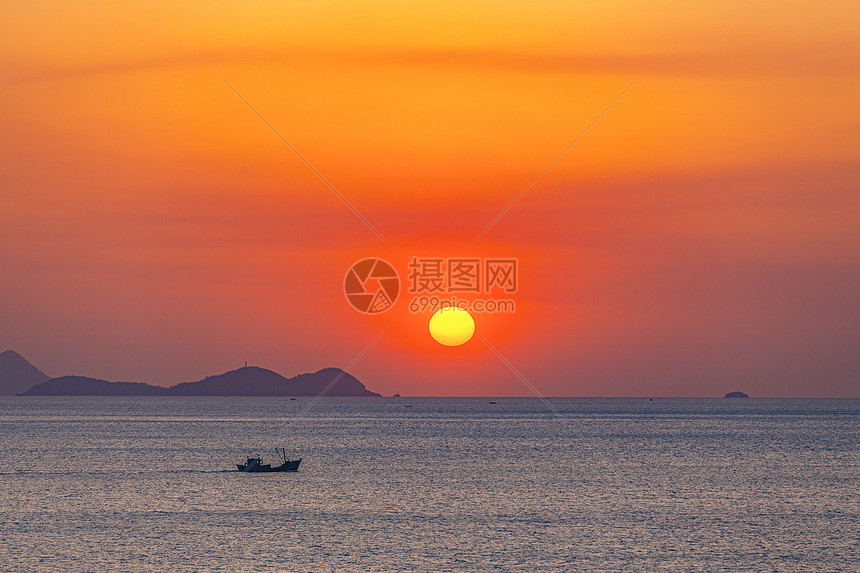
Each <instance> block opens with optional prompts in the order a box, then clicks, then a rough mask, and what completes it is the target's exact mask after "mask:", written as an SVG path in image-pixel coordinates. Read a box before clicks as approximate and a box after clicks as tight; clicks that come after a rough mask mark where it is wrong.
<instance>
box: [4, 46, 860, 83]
mask: <svg viewBox="0 0 860 573" xmlns="http://www.w3.org/2000/svg"><path fill="white" fill-rule="evenodd" d="M251 64H270V65H315V66H350V67H355V66H366V67H386V66H387V67H409V68H414V69H428V70H434V69H436V70H452V71H456V70H484V71H494V72H511V73H538V74H589V75H600V74H626V75H636V76H643V75H654V76H692V77H701V76H718V77H747V76H750V77H753V76H754V77H762V76H765V77H767V76H786V77H802V76H844V75H857V74H860V62H858V60H857V58H855V57H853V55H852V53H851V51H850V50H845V51H842V52H840V53H839V54H838V55H834V52H833V51H832V50H827V51H824V50H821V51H819V52H816V51H814V50H809V49H804V50H797V51H791V52H789V51H734V52H707V53H705V52H703V53H662V54H631V53H618V54H588V53H583V54H557V53H555V54H551V53H534V52H517V51H500V50H462V49H379V50H372V49H363V50H362V49H359V50H350V51H324V50H305V49H294V50H258V49H254V50H246V51H239V50H229V51H217V50H215V51H200V52H193V53H183V54H167V55H163V56H158V57H152V58H138V59H128V60H105V61H100V62H93V63H90V64H81V65H70V66H55V65H49V64H41V63H21V62H6V63H5V64H4V66H3V68H4V71H3V72H0V83H2V84H5V85H12V84H19V83H29V82H44V81H56V80H65V79H78V78H86V77H93V76H103V75H112V74H128V73H136V72H141V71H149V70H158V69H176V68H200V67H203V68H206V67H212V66H225V67H226V66H236V65H240V66H241V65H251Z"/></svg>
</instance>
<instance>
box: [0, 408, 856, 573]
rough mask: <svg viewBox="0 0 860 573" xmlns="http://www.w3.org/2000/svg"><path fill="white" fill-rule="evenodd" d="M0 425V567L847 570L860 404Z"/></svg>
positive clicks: (49, 420) (16, 415)
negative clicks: (262, 459)
mask: <svg viewBox="0 0 860 573" xmlns="http://www.w3.org/2000/svg"><path fill="white" fill-rule="evenodd" d="M490 400H495V401H496V404H491V403H490ZM408 406H410V407H408ZM302 412H304V414H303V415H302V416H301V417H299V418H298V419H296V416H297V415H299V414H301V413H302ZM0 438H2V452H3V457H2V461H3V463H2V468H0V499H2V506H0V538H2V544H0V571H490V570H499V571H625V572H629V571H658V570H659V571H685V572H686V571H707V572H714V571H756V572H759V571H815V572H825V571H840V572H842V571H860V400H765V399H749V400H743V399H741V400H726V399H656V398H655V399H654V400H653V401H650V400H648V399H552V400H550V401H549V406H548V405H547V404H545V403H543V402H542V401H540V400H538V399H536V398H535V399H510V398H508V399H506V398H498V399H488V398H472V399H459V398H399V399H394V398H376V399H374V398H361V399H347V398H324V399H322V400H320V401H319V402H317V403H316V404H312V399H311V398H299V399H297V400H294V401H293V400H290V399H288V398H95V397H75V398H65V397H62V398H61V397H29V398H24V397H5V396H4V397H0ZM276 445H277V446H283V447H285V448H287V452H288V454H292V455H294V456H301V457H302V459H303V461H302V463H301V468H300V470H299V471H298V472H297V473H281V474H243V473H240V472H238V471H237V470H236V463H237V462H242V461H244V458H245V457H247V455H249V454H251V453H254V452H255V451H261V452H262V453H263V454H264V456H266V454H267V453H268V452H271V450H272V449H273V448H274V447H275V446H276ZM267 457H268V458H269V461H274V456H273V455H272V454H270V453H269V454H268V456H267Z"/></svg>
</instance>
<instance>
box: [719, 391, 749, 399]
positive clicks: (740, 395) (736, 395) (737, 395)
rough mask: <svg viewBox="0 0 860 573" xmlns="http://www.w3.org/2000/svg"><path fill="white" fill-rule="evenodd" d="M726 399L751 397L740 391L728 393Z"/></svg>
mask: <svg viewBox="0 0 860 573" xmlns="http://www.w3.org/2000/svg"><path fill="white" fill-rule="evenodd" d="M724 398H749V396H747V395H746V394H744V393H743V392H741V391H740V390H738V391H737V392H729V393H727V394H726V395H725V396H724Z"/></svg>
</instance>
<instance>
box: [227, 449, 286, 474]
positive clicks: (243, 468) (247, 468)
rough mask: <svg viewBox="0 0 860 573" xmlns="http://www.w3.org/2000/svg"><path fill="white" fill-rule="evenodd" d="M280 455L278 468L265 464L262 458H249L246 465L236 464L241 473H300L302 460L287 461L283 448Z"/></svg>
mask: <svg viewBox="0 0 860 573" xmlns="http://www.w3.org/2000/svg"><path fill="white" fill-rule="evenodd" d="M278 454H279V455H280V456H281V462H282V463H281V464H280V465H278V466H272V465H271V464H264V463H263V458H262V457H260V456H255V457H253V458H248V460H247V461H246V462H245V463H244V464H236V467H237V468H238V469H239V471H240V472H245V473H264V472H297V471H299V464H300V463H301V461H302V458H299V459H297V460H290V459H287V452H286V450H284V449H283V448H281V449H280V450H278Z"/></svg>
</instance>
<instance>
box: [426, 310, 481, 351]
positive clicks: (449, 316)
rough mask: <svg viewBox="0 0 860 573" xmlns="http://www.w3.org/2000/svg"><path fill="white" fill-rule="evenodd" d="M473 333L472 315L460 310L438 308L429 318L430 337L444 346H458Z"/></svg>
mask: <svg viewBox="0 0 860 573" xmlns="http://www.w3.org/2000/svg"><path fill="white" fill-rule="evenodd" d="M474 333H475V321H474V320H473V319H472V315H471V314H469V313H468V312H467V311H465V310H463V309H462V308H456V307H446V308H440V309H439V310H437V311H436V313H435V314H434V315H433V316H432V317H431V318H430V336H432V337H433V340H435V341H436V342H438V343H439V344H444V345H445V346H460V345H461V344H465V343H467V342H469V339H470V338H472V335H473V334H474Z"/></svg>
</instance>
